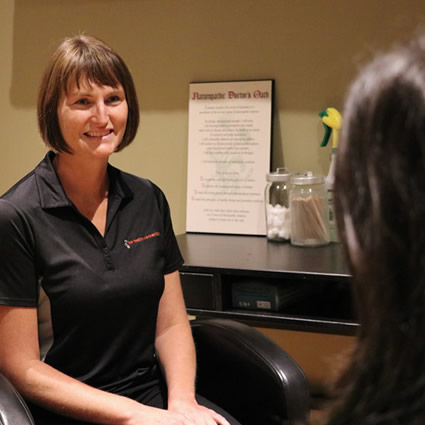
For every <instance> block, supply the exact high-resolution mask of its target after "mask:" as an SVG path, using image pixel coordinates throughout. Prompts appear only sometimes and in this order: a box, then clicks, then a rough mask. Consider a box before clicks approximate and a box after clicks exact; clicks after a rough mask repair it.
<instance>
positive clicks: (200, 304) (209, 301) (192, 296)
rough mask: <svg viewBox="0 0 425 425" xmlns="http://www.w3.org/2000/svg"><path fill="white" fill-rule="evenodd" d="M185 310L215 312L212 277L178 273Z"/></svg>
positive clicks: (201, 274) (202, 274)
mask: <svg viewBox="0 0 425 425" xmlns="http://www.w3.org/2000/svg"><path fill="white" fill-rule="evenodd" d="M180 278H181V282H182V289H183V295H184V301H185V303H186V307H187V308H197V309H205V310H215V308H216V303H215V291H214V276H213V275H212V274H204V273H189V272H180Z"/></svg>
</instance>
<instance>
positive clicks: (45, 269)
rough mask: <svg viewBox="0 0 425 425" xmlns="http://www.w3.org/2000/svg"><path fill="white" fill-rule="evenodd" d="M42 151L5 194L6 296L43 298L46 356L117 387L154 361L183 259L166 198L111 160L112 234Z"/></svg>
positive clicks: (1, 262) (0, 206)
mask: <svg viewBox="0 0 425 425" xmlns="http://www.w3.org/2000/svg"><path fill="white" fill-rule="evenodd" d="M53 158H54V154H53V153H52V152H49V153H48V154H47V155H46V157H45V158H44V160H43V161H42V162H41V163H40V164H39V165H38V166H37V167H36V168H35V170H34V171H32V172H31V173H30V174H28V175H27V176H26V177H24V178H23V179H22V180H21V181H20V182H18V183H17V184H16V185H15V186H13V187H12V188H11V189H10V190H9V191H8V192H7V193H6V194H5V195H3V197H2V198H1V199H0V240H1V243H0V304H4V305H12V306H28V307H37V308H38V311H39V335H40V347H41V355H42V358H43V360H44V361H45V362H46V363H48V364H50V365H52V366H53V367H55V368H57V369H59V370H61V371H62V372H64V373H66V374H68V375H70V376H72V377H74V378H76V379H79V380H81V381H83V382H86V383H88V384H89V385H93V386H95V387H99V388H104V389H107V390H112V391H115V392H119V387H120V386H124V387H125V386H126V385H128V383H129V382H131V380H132V378H133V377H134V376H136V375H137V376H140V375H143V371H146V370H148V369H150V368H151V367H152V365H153V364H154V363H155V355H154V339H155V327H156V317H157V311H158V303H159V300H160V297H161V294H162V292H163V287H164V279H163V276H164V274H167V273H170V272H173V271H175V270H177V269H178V268H179V267H180V266H181V264H182V262H183V260H182V257H181V254H180V252H179V249H178V246H177V242H176V239H175V236H174V232H173V228H172V224H171V219H170V212H169V208H168V204H167V201H166V199H165V196H164V194H163V193H162V192H161V190H160V189H159V188H158V187H157V186H155V185H154V184H153V183H151V182H150V181H148V180H145V179H141V178H139V177H136V176H133V175H130V174H127V173H124V172H122V171H120V170H118V169H116V168H114V167H112V166H109V167H108V173H109V178H110V189H109V200H108V212H107V223H106V231H105V236H104V237H102V235H101V234H100V233H99V232H98V230H97V229H96V227H95V226H94V225H93V224H92V223H91V222H90V221H89V220H88V219H86V218H85V217H84V216H83V215H81V214H80V213H79V211H78V210H77V209H76V208H75V206H74V205H73V204H72V202H71V201H70V200H69V199H68V197H67V196H66V194H65V192H64V190H63V188H62V185H61V183H60V181H59V179H58V177H57V174H56V171H55V169H54V167H53V164H52V160H53Z"/></svg>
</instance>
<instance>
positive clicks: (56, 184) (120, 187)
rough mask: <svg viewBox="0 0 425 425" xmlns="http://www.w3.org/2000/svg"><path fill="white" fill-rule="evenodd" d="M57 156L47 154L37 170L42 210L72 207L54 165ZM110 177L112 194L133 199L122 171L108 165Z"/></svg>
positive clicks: (50, 152) (52, 153) (36, 175)
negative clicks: (122, 176)
mask: <svg viewBox="0 0 425 425" xmlns="http://www.w3.org/2000/svg"><path fill="white" fill-rule="evenodd" d="M55 156H56V154H55V153H54V152H52V151H49V152H47V154H46V156H45V157H44V159H43V160H42V161H41V162H40V164H39V165H38V166H37V168H36V169H35V178H36V182H37V188H38V194H39V197H40V206H41V208H59V207H67V206H71V205H72V202H71V201H70V199H69V198H68V196H67V195H66V193H65V190H64V189H63V186H62V184H61V182H60V180H59V177H58V175H57V173H56V169H55V167H54V165H53V160H54V158H55ZM108 175H109V180H110V182H109V191H110V194H113V195H114V197H116V198H119V199H121V200H122V199H131V198H133V192H132V190H131V189H130V188H129V187H128V186H127V185H126V184H125V182H124V181H123V180H122V179H121V172H120V170H118V169H117V168H115V167H113V166H111V165H109V164H108Z"/></svg>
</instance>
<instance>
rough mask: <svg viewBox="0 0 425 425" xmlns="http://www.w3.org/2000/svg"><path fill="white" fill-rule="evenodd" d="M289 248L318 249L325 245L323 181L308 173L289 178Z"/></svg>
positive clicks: (326, 211)
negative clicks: (313, 247) (293, 246)
mask: <svg viewBox="0 0 425 425" xmlns="http://www.w3.org/2000/svg"><path fill="white" fill-rule="evenodd" d="M289 208H290V210H291V244H293V245H297V246H320V245H327V244H328V243H329V215H328V201H327V192H326V186H325V177H324V176H322V175H314V174H313V173H312V172H311V171H306V172H304V173H299V174H294V175H292V176H291V190H290V196H289Z"/></svg>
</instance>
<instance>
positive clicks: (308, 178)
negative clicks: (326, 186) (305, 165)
mask: <svg viewBox="0 0 425 425" xmlns="http://www.w3.org/2000/svg"><path fill="white" fill-rule="evenodd" d="M324 182H325V177H324V176H322V175H320V174H316V175H314V174H313V172H312V171H304V172H303V173H297V174H293V175H292V176H291V184H296V185H303V184H321V183H324Z"/></svg>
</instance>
